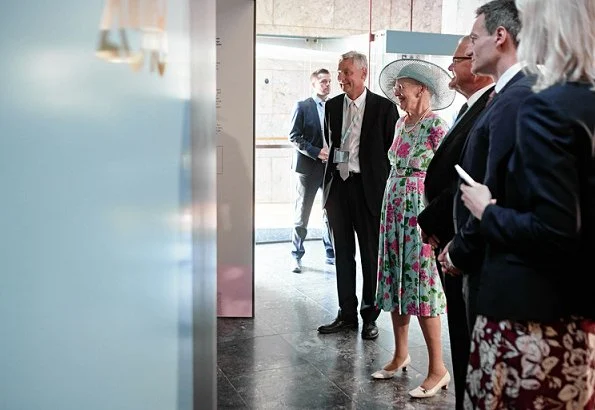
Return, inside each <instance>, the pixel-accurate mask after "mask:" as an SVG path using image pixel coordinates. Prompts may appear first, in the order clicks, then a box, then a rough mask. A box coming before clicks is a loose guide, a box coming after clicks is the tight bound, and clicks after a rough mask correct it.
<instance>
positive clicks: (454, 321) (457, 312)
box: [435, 249, 471, 410]
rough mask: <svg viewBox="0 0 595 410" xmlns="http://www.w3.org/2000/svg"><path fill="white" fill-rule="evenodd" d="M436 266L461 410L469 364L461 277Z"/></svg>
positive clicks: (457, 398) (469, 336)
mask: <svg viewBox="0 0 595 410" xmlns="http://www.w3.org/2000/svg"><path fill="white" fill-rule="evenodd" d="M441 251H442V250H441V249H435V252H436V256H438V255H439V254H440V252H441ZM437 265H438V271H439V272H440V278H441V279H442V286H443V288H444V293H445V294H446V306H447V315H446V318H447V320H448V335H449V339H450V355H451V357H452V371H453V377H454V382H455V397H456V409H457V410H459V409H463V401H464V399H465V384H466V378H467V365H468V364H469V350H470V347H471V335H470V329H469V328H468V325H467V308H466V303H465V299H464V297H463V276H462V275H459V276H451V275H447V274H443V273H442V268H441V266H440V264H439V263H438V264H437Z"/></svg>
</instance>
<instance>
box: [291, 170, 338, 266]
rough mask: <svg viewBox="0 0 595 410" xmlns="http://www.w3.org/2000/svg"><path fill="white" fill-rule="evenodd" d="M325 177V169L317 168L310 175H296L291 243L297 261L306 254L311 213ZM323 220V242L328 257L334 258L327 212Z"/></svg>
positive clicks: (292, 252) (324, 213) (292, 253)
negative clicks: (305, 245) (305, 247)
mask: <svg viewBox="0 0 595 410" xmlns="http://www.w3.org/2000/svg"><path fill="white" fill-rule="evenodd" d="M323 177H324V167H315V168H314V169H313V170H312V173H311V174H309V175H304V174H296V195H295V205H294V221H293V232H292V234H291V242H292V243H293V250H292V251H291V255H292V256H293V257H294V258H296V259H301V258H302V256H304V253H305V252H306V250H305V249H304V241H305V240H306V235H307V234H308V222H309V221H310V213H311V212H312V205H313V204H314V199H315V198H316V192H318V190H319V189H320V190H322V179H323ZM323 219H324V226H325V229H324V232H323V234H322V242H323V243H324V248H325V249H326V257H327V258H333V257H334V255H335V253H334V251H333V244H332V242H331V238H330V226H329V223H328V220H327V217H326V212H323Z"/></svg>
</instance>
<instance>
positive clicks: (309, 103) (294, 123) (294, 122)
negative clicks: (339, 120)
mask: <svg viewBox="0 0 595 410" xmlns="http://www.w3.org/2000/svg"><path fill="white" fill-rule="evenodd" d="M322 138H323V135H322V128H321V127H320V118H319V117H318V109H317V108H316V102H315V101H314V99H313V98H312V97H310V98H307V99H305V100H304V101H299V102H298V103H296V105H295V107H294V108H293V113H292V115H291V131H290V132H289V141H291V142H292V143H293V145H295V148H296V150H295V154H294V157H293V162H292V168H293V170H294V171H295V172H297V173H300V174H305V175H310V174H311V173H312V170H313V169H314V167H321V168H322V167H324V164H323V163H322V161H321V160H319V159H318V154H319V153H320V149H321V148H322Z"/></svg>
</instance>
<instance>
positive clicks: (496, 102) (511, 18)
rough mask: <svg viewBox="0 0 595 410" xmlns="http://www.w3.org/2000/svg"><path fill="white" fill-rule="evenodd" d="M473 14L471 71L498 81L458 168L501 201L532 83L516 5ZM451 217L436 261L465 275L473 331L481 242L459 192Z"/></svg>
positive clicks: (498, 4) (501, 0)
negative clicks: (520, 51) (451, 231)
mask: <svg viewBox="0 0 595 410" xmlns="http://www.w3.org/2000/svg"><path fill="white" fill-rule="evenodd" d="M476 15H477V17H476V19H475V23H474V24H473V28H472V31H471V35H470V37H471V50H470V52H469V56H471V57H472V60H471V61H472V67H471V70H472V72H473V73H475V74H484V75H490V76H492V77H493V78H494V79H495V80H496V86H495V88H494V91H495V95H494V96H493V99H492V100H491V102H489V103H488V106H487V108H486V110H485V112H484V114H483V115H482V116H481V117H480V118H479V120H478V121H477V122H476V123H475V125H474V127H473V129H472V130H471V132H470V134H469V137H468V138H467V141H466V142H465V144H464V146H463V150H462V155H461V158H460V162H459V164H460V165H461V167H462V168H463V169H464V170H465V171H467V173H469V174H470V175H471V177H472V178H473V179H474V180H476V181H479V182H483V183H484V184H485V185H487V186H488V187H489V188H490V191H491V192H492V193H495V194H494V197H497V198H501V197H502V196H500V195H498V194H499V193H500V192H501V187H500V185H501V184H502V175H503V172H504V170H505V167H506V165H507V163H508V159H509V158H510V155H511V153H512V150H513V147H514V143H515V140H516V136H517V130H516V122H515V119H516V115H517V112H518V110H519V107H520V106H521V104H522V103H523V101H524V99H525V98H526V97H528V96H529V95H530V94H531V85H532V84H533V82H534V79H533V78H531V77H526V76H525V75H524V74H523V72H522V71H521V66H520V64H519V63H518V62H517V56H516V50H517V46H518V33H519V31H520V28H521V23H520V20H519V16H518V11H517V9H516V6H515V4H514V1H513V0H493V1H491V2H489V3H486V4H484V5H483V6H481V7H479V8H478V9H477V11H476ZM453 218H454V228H455V231H456V233H455V235H454V237H453V239H452V241H451V242H450V243H449V244H448V245H447V246H446V247H445V248H444V250H443V251H442V253H441V254H440V256H439V257H438V260H439V261H440V262H441V264H442V269H443V270H444V271H445V272H446V273H451V274H457V273H460V272H461V271H462V272H463V294H464V298H465V304H466V309H467V320H468V324H469V326H470V329H469V330H472V329H473V325H474V324H475V318H476V316H477V308H476V306H477V293H478V289H479V280H480V278H479V274H480V271H481V268H482V264H483V260H484V252H485V243H484V240H483V237H482V235H481V233H480V231H479V223H478V222H479V221H478V220H477V219H476V218H475V217H474V216H473V215H471V214H470V212H469V210H468V209H467V208H466V207H465V205H464V203H463V202H462V200H461V192H460V189H458V190H457V193H456V194H455V200H454V210H453Z"/></svg>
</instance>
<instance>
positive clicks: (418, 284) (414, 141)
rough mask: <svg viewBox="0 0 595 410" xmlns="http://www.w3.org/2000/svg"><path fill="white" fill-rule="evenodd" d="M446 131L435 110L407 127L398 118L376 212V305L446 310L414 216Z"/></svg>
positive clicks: (405, 311)
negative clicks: (377, 234)
mask: <svg viewBox="0 0 595 410" xmlns="http://www.w3.org/2000/svg"><path fill="white" fill-rule="evenodd" d="M447 130H448V125H447V124H446V122H445V121H444V120H443V119H442V118H440V117H439V116H438V115H436V114H434V113H430V114H429V115H428V116H427V117H426V118H424V119H423V120H422V121H421V122H420V123H419V124H417V125H416V126H415V127H414V128H413V129H412V130H409V127H406V126H405V122H404V118H403V117H401V118H400V119H399V121H397V124H396V127H395V138H394V140H393V143H392V145H391V147H390V149H389V151H388V158H389V160H390V163H391V170H390V174H389V177H388V180H387V182H386V188H385V190H384V199H383V202H382V213H381V215H380V238H379V246H378V286H377V291H376V304H377V306H378V308H379V309H382V310H385V311H396V312H398V313H399V314H402V315H414V316H437V315H440V314H443V313H444V312H445V311H446V298H445V296H444V291H443V289H442V284H441V282H440V277H439V275H438V269H437V268H436V259H435V256H434V251H433V249H432V247H431V246H430V245H429V244H424V243H423V242H422V239H421V231H420V229H419V228H418V226H417V215H419V213H420V212H421V211H422V210H423V209H424V179H425V176H426V170H427V169H428V165H429V163H430V161H431V159H432V158H433V156H434V152H435V151H436V149H437V148H438V145H439V144H440V142H441V141H442V138H443V137H444V135H445V134H446V131H447Z"/></svg>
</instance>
